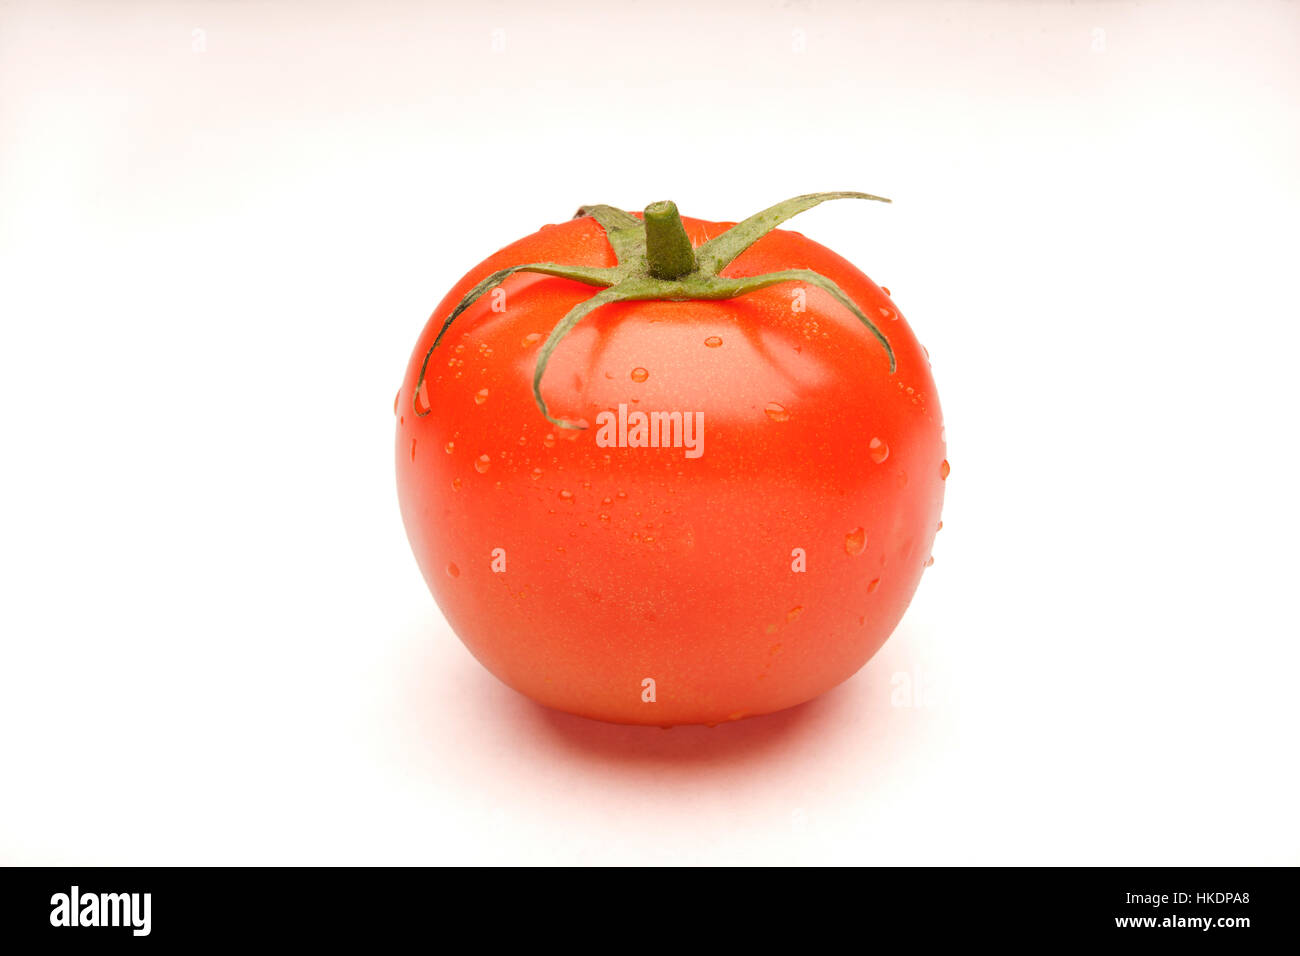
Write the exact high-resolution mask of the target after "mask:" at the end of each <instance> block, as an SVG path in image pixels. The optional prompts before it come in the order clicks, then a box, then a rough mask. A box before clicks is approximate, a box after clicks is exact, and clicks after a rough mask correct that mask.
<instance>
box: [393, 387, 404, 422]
mask: <svg viewBox="0 0 1300 956" xmlns="http://www.w3.org/2000/svg"><path fill="white" fill-rule="evenodd" d="M401 397H402V390H401V389H400V388H399V389H398V390H397V394H396V395H394V396H393V414H394V415H396V414H397V400H398V399H399V398H401Z"/></svg>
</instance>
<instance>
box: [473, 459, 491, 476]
mask: <svg viewBox="0 0 1300 956" xmlns="http://www.w3.org/2000/svg"><path fill="white" fill-rule="evenodd" d="M491 467H492V458H491V457H490V456H489V455H479V456H478V458H476V459H474V470H475V471H477V472H478V473H479V474H480V475H482V474H485V473H486V472H487V470H488V469H489V468H491Z"/></svg>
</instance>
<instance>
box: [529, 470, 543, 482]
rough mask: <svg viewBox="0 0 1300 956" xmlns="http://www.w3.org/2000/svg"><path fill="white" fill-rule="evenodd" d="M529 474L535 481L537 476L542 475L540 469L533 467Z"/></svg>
mask: <svg viewBox="0 0 1300 956" xmlns="http://www.w3.org/2000/svg"><path fill="white" fill-rule="evenodd" d="M529 476H530V477H531V478H532V479H533V481H536V480H537V479H538V478H540V477H542V469H540V468H534V469H533V470H532V472H530V474H529Z"/></svg>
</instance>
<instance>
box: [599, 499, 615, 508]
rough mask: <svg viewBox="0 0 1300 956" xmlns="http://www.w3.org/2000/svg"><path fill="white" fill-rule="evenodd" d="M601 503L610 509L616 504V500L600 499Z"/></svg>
mask: <svg viewBox="0 0 1300 956" xmlns="http://www.w3.org/2000/svg"><path fill="white" fill-rule="evenodd" d="M600 503H601V504H602V505H605V506H606V507H608V506H609V505H612V504H613V503H614V499H613V498H601V499H600Z"/></svg>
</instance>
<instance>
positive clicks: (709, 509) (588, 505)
mask: <svg viewBox="0 0 1300 956" xmlns="http://www.w3.org/2000/svg"><path fill="white" fill-rule="evenodd" d="M683 222H684V223H685V226H686V229H687V234H688V235H689V236H690V238H691V241H692V243H693V244H694V245H697V246H698V245H699V244H700V243H702V242H704V241H705V240H706V239H709V238H712V237H713V236H716V235H718V234H719V233H721V232H723V231H724V230H725V229H727V228H728V227H729V226H730V225H731V224H730V223H712V222H704V221H700V220H694V219H684V220H683ZM538 261H552V262H563V263H571V264H580V265H593V266H611V265H614V264H615V257H614V254H613V252H612V250H611V249H610V247H609V244H608V242H607V241H606V239H605V234H604V231H603V230H602V228H601V227H600V226H599V225H598V224H597V223H596V222H595V221H594V220H592V219H590V218H583V219H575V220H572V221H569V222H565V223H562V224H559V225H555V226H548V227H545V228H543V229H541V230H540V231H538V232H537V233H535V234H533V235H531V236H528V237H526V238H524V239H522V240H520V241H519V242H516V243H514V244H513V245H511V246H508V247H506V248H504V249H502V250H501V251H499V252H497V253H496V254H495V255H493V256H491V257H490V258H488V259H487V260H485V261H484V262H483V263H481V264H480V265H478V266H476V267H475V268H474V269H473V270H472V271H471V272H470V273H469V274H468V275H466V276H465V278H463V279H462V280H461V281H460V282H459V283H457V285H456V286H455V287H454V288H452V290H451V291H450V292H449V293H448V294H447V296H446V298H444V299H443V301H442V302H441V303H440V304H439V306H438V308H437V309H436V310H435V311H434V314H433V317H432V318H431V319H430V321H429V323H428V325H427V326H426V327H425V329H424V331H423V333H422V334H421V336H420V339H419V341H418V342H417V343H416V346H415V349H414V351H413V352H412V356H411V360H410V362H409V364H408V366H407V369H406V375H405V377H404V379H403V382H402V387H401V391H400V392H399V394H398V398H397V414H398V424H397V445H396V460H397V487H398V496H399V501H400V505H401V512H402V517H403V521H404V522H405V525H406V529H407V534H408V537H409V538H410V542H411V547H412V550H413V551H414V553H415V556H416V559H417V561H418V562H419V566H420V569H421V572H422V573H423V575H424V578H425V581H426V582H427V583H428V585H429V589H430V591H432V593H433V595H434V597H435V599H436V600H437V602H438V605H439V607H440V608H441V609H442V611H443V612H444V614H445V615H446V617H447V620H448V622H449V623H450V624H451V626H452V628H453V629H454V630H455V631H456V633H457V634H458V635H459V636H460V638H461V640H462V641H464V643H465V644H466V646H467V647H468V648H469V649H470V651H471V652H472V653H473V654H474V656H475V657H476V658H478V660H479V661H480V662H482V664H483V665H484V666H485V667H487V669H488V670H490V671H491V672H492V673H493V674H495V675H496V676H497V677H499V678H500V679H501V680H502V681H504V682H505V683H506V684H508V685H510V686H511V687H513V688H515V689H516V690H518V691H520V692H521V693H524V694H526V695H528V696H529V697H531V698H533V699H534V700H536V701H539V702H540V703H542V704H545V705H547V706H550V707H554V708H557V709H560V710H564V711H568V712H570V713H574V714H579V715H582V716H586V717H593V718H597V719H601V720H608V721H615V722H620V723H632V724H657V725H661V726H670V725H673V724H685V723H707V724H716V723H720V722H722V721H726V720H734V719H739V718H741V717H747V716H753V715H757V714H764V713H770V712H772V711H776V710H780V709H783V708H786V707H790V706H793V705H795V704H798V703H801V702H803V701H806V700H809V699H811V698H812V697H815V696H817V695H818V694H821V693H823V692H824V691H826V690H828V689H830V688H831V687H833V686H835V685H836V684H838V683H840V682H841V681H843V680H845V679H847V678H848V677H850V676H851V675H852V674H853V673H855V672H856V671H857V670H858V669H859V668H860V667H861V666H862V665H863V664H864V663H866V661H867V660H868V659H869V658H870V657H871V655H872V654H874V653H875V652H876V650H878V649H879V647H880V646H881V645H882V644H883V643H884V641H885V640H886V638H887V637H888V636H889V634H890V633H891V632H892V631H893V629H894V627H895V625H896V624H897V623H898V621H899V619H900V618H901V617H902V614H903V612H904V610H905V609H906V607H907V605H908V603H909V602H910V600H911V598H912V595H913V593H914V592H915V590H916V587H917V584H918V582H919V580H920V577H921V574H922V571H923V569H924V566H925V563H926V561H927V559H928V558H929V555H930V548H931V545H932V543H933V540H934V535H935V531H936V529H937V527H938V523H939V513H940V508H941V505H942V501H943V488H944V480H943V477H942V476H941V468H942V466H943V463H944V453H945V448H944V442H943V429H942V416H941V412H940V407H939V401H938V396H937V394H936V392H935V386H934V382H933V380H932V378H931V375H930V370H929V362H928V360H927V358H926V356H925V353H924V350H923V349H922V348H921V347H920V345H919V344H918V342H917V341H916V339H915V337H914V335H913V334H912V332H911V330H910V328H909V327H908V325H907V322H906V320H904V319H903V318H902V316H901V315H900V314H899V313H898V311H897V309H896V307H895V306H894V304H893V302H892V300H891V299H890V298H889V296H887V295H886V294H885V293H884V292H883V291H881V289H880V288H879V287H878V286H876V284H875V283H873V282H872V281H871V280H870V279H869V278H867V277H866V276H865V275H863V274H862V273H861V272H859V271H858V270H857V269H856V268H854V267H853V266H852V265H851V264H850V263H848V262H847V261H846V260H844V259H843V258H841V257H840V256H838V255H836V254H835V253H834V252H832V251H830V250H829V249H826V248H825V247H823V246H820V245H818V244H817V243H815V242H812V241H810V240H808V239H806V238H804V237H803V236H801V235H799V234H798V233H794V232H788V231H780V230H778V231H775V232H772V233H770V234H768V235H766V236H764V237H763V238H762V239H760V240H759V241H758V242H757V243H755V244H754V245H753V246H752V247H750V248H749V249H748V250H747V251H746V252H744V253H743V254H741V255H740V257H739V258H737V259H736V260H735V261H734V262H733V263H732V264H731V265H730V266H729V267H728V268H727V269H725V270H724V271H723V275H728V276H748V275H757V274H760V273H765V272H771V271H776V270H780V269H791V268H807V269H813V270H816V271H817V272H820V273H822V274H823V275H825V276H828V277H829V278H831V279H833V280H834V281H835V282H836V283H838V284H839V286H840V287H841V288H842V289H843V290H844V291H845V292H846V293H847V294H848V295H849V296H850V297H851V298H852V299H853V300H854V301H855V302H856V303H857V304H858V305H859V306H860V307H861V308H862V309H863V310H864V311H866V313H867V314H868V315H869V316H871V317H872V318H873V319H874V320H875V321H876V323H877V325H878V326H879V327H880V329H881V330H882V331H883V332H884V334H885V335H886V336H887V337H888V339H889V341H890V344H891V345H892V347H893V349H894V352H895V356H896V360H897V370H896V371H895V372H894V373H892V374H891V373H890V371H889V362H888V358H887V355H886V353H885V351H884V349H883V348H882V347H881V346H880V344H879V343H878V342H877V341H876V340H875V339H874V338H873V337H872V336H871V335H870V334H869V333H868V332H867V331H866V330H865V329H864V328H863V327H862V326H861V324H860V323H859V322H858V320H857V319H856V318H854V317H853V316H852V314H850V313H849V312H848V311H847V310H846V309H844V308H843V307H842V306H840V305H839V304H838V303H836V302H835V301H834V300H833V299H832V298H831V297H830V296H829V295H828V294H826V293H824V292H822V291H821V290H819V289H816V288H811V287H806V286H801V285H797V284H795V283H783V284H780V285H776V286H771V287H768V288H766V289H762V290H759V291H757V292H752V293H749V294H747V295H745V296H742V297H740V298H737V299H732V300H727V301H684V302H662V301H649V302H624V303H616V304H613V305H609V306H606V307H604V308H602V309H600V310H599V311H597V312H595V313H594V314H593V315H591V316H589V317H588V318H587V319H585V320H584V321H583V322H582V323H580V324H579V325H578V326H577V327H576V328H575V329H574V330H573V331H572V332H571V333H570V334H569V335H568V336H567V337H566V338H565V339H564V340H563V342H562V343H561V344H560V345H559V347H558V348H557V349H556V350H555V352H554V354H553V355H552V357H551V361H550V366H549V368H548V370H547V372H546V376H545V379H544V381H543V384H542V394H543V396H544V397H545V399H546V401H547V403H548V405H549V407H550V411H551V413H552V414H553V415H555V416H556V417H559V418H562V419H568V420H578V419H583V420H585V421H587V422H588V423H590V424H592V425H593V427H591V428H588V429H586V430H583V431H573V430H565V429H560V428H557V427H555V426H554V425H552V424H551V423H550V422H548V421H547V420H546V419H545V418H544V417H543V416H542V414H541V412H540V411H539V410H538V408H537V406H536V404H535V403H534V400H533V395H532V375H533V369H534V364H535V362H536V358H537V353H538V349H539V348H540V345H541V342H542V341H544V340H545V337H546V336H547V334H548V333H549V332H550V330H551V328H552V327H553V326H554V325H555V324H556V323H557V322H558V321H559V320H560V319H561V318H562V317H563V316H564V314H565V313H566V312H568V311H569V309H571V308H572V307H573V306H575V305H577V304H578V303H579V302H581V301H583V300H584V299H587V298H589V297H590V296H591V295H592V294H594V292H595V291H596V290H595V289H593V288H592V287H590V286H586V285H583V284H580V283H577V282H573V281H570V280H567V279H558V278H550V277H543V276H537V275H531V274H517V275H514V276H511V277H510V278H508V279H507V280H506V281H505V282H504V284H503V286H502V288H503V289H504V303H503V302H502V300H501V296H497V297H494V296H493V295H491V294H489V295H485V296H483V297H482V298H481V299H479V300H478V301H477V302H476V303H475V304H474V305H473V306H471V307H470V308H469V309H468V310H467V311H466V312H465V313H464V314H463V315H462V316H460V318H459V319H458V320H457V322H456V324H455V325H453V326H452V328H451V330H450V331H449V332H448V333H447V335H446V336H445V337H444V338H443V340H442V342H441V343H440V344H439V346H438V348H437V349H436V350H435V351H434V353H433V356H432V358H431V359H430V361H429V366H428V373H427V379H426V383H425V386H424V393H423V394H422V395H421V396H418V397H417V396H416V395H415V385H416V382H417V380H418V378H419V374H420V368H421V364H422V362H423V360H424V356H425V354H426V352H427V351H428V349H429V347H430V345H432V343H433V340H434V337H435V336H436V334H437V331H438V329H439V328H440V327H441V324H442V321H443V318H444V317H445V316H446V315H447V314H448V313H449V312H450V311H451V310H452V309H453V308H454V307H455V306H456V304H457V303H458V302H459V301H460V300H461V298H462V297H463V296H464V295H465V293H466V292H468V290H469V289H470V288H471V287H472V286H473V285H474V284H475V283H477V282H478V281H480V280H481V279H483V278H484V277H486V276H487V275H489V274H490V273H491V272H493V271H495V270H497V269H501V268H504V267H506V266H510V265H517V264H519V263H524V262H538ZM800 296H802V303H803V304H804V305H805V307H806V308H805V310H804V311H797V310H796V309H797V303H798V301H799V297H800ZM494 302H495V303H496V304H497V307H498V308H501V307H502V305H504V311H493V303H494ZM717 339H720V340H721V344H720V345H719V344H717V343H716V340H717ZM637 370H643V371H644V373H645V375H644V380H638V379H640V378H642V374H641V371H637ZM634 372H635V374H634ZM426 400H427V403H428V407H429V408H430V409H431V410H432V411H431V413H430V414H429V415H427V416H426V417H418V416H417V415H415V414H414V411H413V404H417V405H418V406H419V407H420V409H421V410H423V408H424V407H425V405H424V402H425V401H426ZM620 403H625V404H627V405H628V407H629V408H630V409H633V410H636V409H640V410H643V411H647V412H648V411H674V410H676V411H683V412H686V411H690V412H694V411H699V412H703V415H704V446H703V454H702V455H701V456H700V457H698V458H694V459H691V458H687V457H686V455H685V453H684V450H683V449H681V448H619V447H599V446H598V445H597V444H596V441H595V433H596V428H595V427H594V425H595V422H596V416H597V414H598V413H599V412H601V411H602V410H616V409H617V408H618V406H619V404H620ZM873 439H874V440H875V444H874V445H873ZM885 450H887V455H883V456H882V451H885ZM860 539H861V540H863V541H864V544H863V546H862V547H861V548H858V543H859V540H860ZM495 549H503V551H504V560H505V571H504V572H503V573H497V572H496V571H494V570H493V553H494V550H495ZM794 549H803V552H804V553H805V554H806V571H803V572H795V571H794V570H792V565H793V564H794V562H795V560H796V558H795V554H794ZM499 556H500V552H498V564H497V566H498V567H500V557H499ZM646 678H650V679H652V680H653V681H654V691H655V700H654V701H653V702H646V701H645V700H643V681H644V680H645V679H646Z"/></svg>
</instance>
